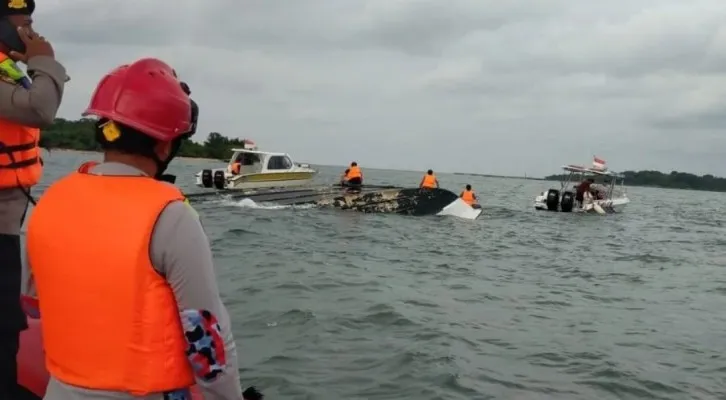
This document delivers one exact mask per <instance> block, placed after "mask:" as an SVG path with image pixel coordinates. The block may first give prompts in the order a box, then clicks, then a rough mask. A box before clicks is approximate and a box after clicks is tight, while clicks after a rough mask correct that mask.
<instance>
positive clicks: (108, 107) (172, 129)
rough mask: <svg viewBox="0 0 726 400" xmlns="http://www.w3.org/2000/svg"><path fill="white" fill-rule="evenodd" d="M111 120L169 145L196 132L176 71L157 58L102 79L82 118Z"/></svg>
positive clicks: (121, 69) (125, 67)
mask: <svg viewBox="0 0 726 400" xmlns="http://www.w3.org/2000/svg"><path fill="white" fill-rule="evenodd" d="M87 115H96V116H98V117H101V118H108V119H110V120H112V121H116V122H118V123H120V124H123V125H126V126H128V127H130V128H133V129H136V130H137V131H139V132H141V133H145V134H147V135H149V136H151V137H153V138H154V139H157V140H160V141H164V142H170V141H172V140H174V139H176V138H178V137H180V136H182V135H184V134H187V133H189V132H190V131H192V130H193V128H194V124H193V121H192V105H191V101H190V99H189V95H188V94H187V93H186V90H185V88H183V87H182V85H181V82H179V80H178V79H177V78H176V74H175V72H174V70H173V69H172V68H171V67H170V66H169V65H168V64H166V63H165V62H163V61H161V60H158V59H155V58H143V59H141V60H138V61H136V62H134V63H132V64H127V65H122V66H120V67H118V68H116V69H114V70H113V71H111V72H109V73H108V74H107V75H106V76H104V77H103V79H101V82H99V84H98V86H97V87H96V91H95V92H94V93H93V96H92V97H91V104H90V105H89V106H88V109H86V111H85V112H84V113H83V116H87Z"/></svg>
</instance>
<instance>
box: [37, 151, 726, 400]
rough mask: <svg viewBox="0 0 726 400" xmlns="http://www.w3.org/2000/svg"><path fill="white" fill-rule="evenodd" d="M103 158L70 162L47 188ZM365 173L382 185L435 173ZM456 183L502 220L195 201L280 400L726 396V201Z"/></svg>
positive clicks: (247, 354)
mask: <svg viewBox="0 0 726 400" xmlns="http://www.w3.org/2000/svg"><path fill="white" fill-rule="evenodd" d="M99 157H100V156H99V155H98V154H94V153H77V152H64V151H54V152H53V153H52V154H51V155H50V156H47V157H46V160H45V161H46V173H45V176H44V184H43V185H41V186H40V187H39V190H38V189H36V190H35V191H34V194H39V193H40V192H42V189H43V188H45V187H46V186H47V184H48V183H50V182H52V181H53V180H55V179H57V178H58V177H59V176H62V175H64V174H66V173H69V172H71V171H72V170H73V169H75V168H77V166H78V165H79V164H80V163H81V162H82V161H85V160H90V159H99ZM208 166H222V165H221V164H220V163H216V162H211V161H205V160H177V161H175V162H174V163H173V165H172V168H171V169H172V172H174V173H177V174H178V176H179V178H178V183H179V184H180V186H182V187H183V188H184V189H185V190H186V191H187V192H196V191H199V190H200V189H198V188H196V187H195V186H194V185H193V183H194V177H193V174H194V173H195V172H197V171H199V170H200V169H202V168H205V167H208ZM362 167H363V170H364V173H365V176H366V180H367V181H368V182H370V183H379V184H395V185H407V186H416V185H417V184H418V182H419V180H420V178H421V174H420V173H417V172H401V171H385V170H374V169H368V168H366V166H365V165H362ZM341 169H342V168H341ZM320 171H321V173H320V175H319V180H320V182H321V183H325V182H333V181H335V180H336V179H337V178H338V176H339V174H340V172H341V171H340V169H338V168H334V167H320ZM484 172H485V171H484ZM552 172H556V171H552ZM438 177H439V181H440V182H441V184H442V187H445V188H448V189H451V190H454V191H457V192H458V191H459V190H461V188H462V186H463V185H465V184H466V183H470V184H472V185H473V186H474V189H475V191H476V192H477V193H478V194H479V196H480V198H481V200H482V204H483V206H484V214H483V216H482V217H481V218H480V219H479V220H476V221H467V220H459V219H457V218H454V217H418V218H417V217H405V216H397V215H374V214H362V213H356V212H352V211H348V212H345V211H339V210H318V209H314V208H282V207H274V206H269V205H264V204H262V205H257V204H254V203H251V202H249V201H242V202H237V203H235V202H229V201H228V202H222V201H214V202H208V203H197V204H195V208H196V209H197V211H198V212H199V213H200V214H201V217H202V218H203V223H204V226H205V228H206V229H207V232H208V234H209V238H210V241H211V244H212V248H213V250H214V255H215V261H216V265H217V274H218V279H219V285H220V288H221V291H222V294H223V297H224V300H225V303H226V304H227V307H228V308H229V310H230V313H231V314H232V318H233V321H234V331H235V334H236V338H237V344H238V348H239V351H240V355H241V361H240V370H241V375H242V381H243V385H244V386H249V385H256V386H257V387H258V388H260V389H261V390H263V391H264V393H265V394H266V398H267V399H269V400H273V399H290V400H292V399H321V400H323V399H325V400H327V399H330V400H354V399H412V400H413V399H415V400H425V399H432V400H433V399H442V400H443V399H446V400H453V399H462V400H463V399H466V400H470V399H513V400H524V399H725V398H726V317H725V315H726V268H724V267H726V228H725V225H726V216H725V215H724V211H725V210H724V206H723V204H724V200H726V194H720V193H707V192H692V191H678V190H663V189H651V188H629V189H628V193H629V195H630V197H631V201H632V203H631V204H630V205H629V208H627V209H626V210H625V212H624V213H622V214H618V215H608V216H597V215H574V214H559V213H549V212H541V211H535V210H534V209H533V207H532V200H533V197H534V196H535V194H537V193H538V192H540V191H542V190H544V189H548V188H549V187H550V186H551V185H552V184H553V182H544V181H531V180H516V179H497V178H482V177H468V176H459V175H448V174H439V175H438ZM555 184H556V183H555ZM31 212H32V211H31Z"/></svg>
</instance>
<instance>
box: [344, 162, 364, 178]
mask: <svg viewBox="0 0 726 400" xmlns="http://www.w3.org/2000/svg"><path fill="white" fill-rule="evenodd" d="M362 177H363V173H362V172H361V170H360V167H358V166H357V165H356V166H355V167H350V169H349V170H348V173H347V174H345V179H353V178H362Z"/></svg>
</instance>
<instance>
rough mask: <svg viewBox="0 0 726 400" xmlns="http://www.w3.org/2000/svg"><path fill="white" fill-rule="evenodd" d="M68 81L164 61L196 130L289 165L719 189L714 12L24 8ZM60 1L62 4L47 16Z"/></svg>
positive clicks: (71, 95)
mask: <svg viewBox="0 0 726 400" xmlns="http://www.w3.org/2000/svg"><path fill="white" fill-rule="evenodd" d="M37 3H38V7H37V11H36V15H35V19H36V24H35V27H36V30H38V31H39V32H41V33H42V34H43V35H45V36H46V37H47V38H48V39H49V40H50V41H51V42H52V43H53V45H54V46H55V49H56V54H57V57H58V59H59V60H60V61H61V62H62V63H63V64H64V65H65V66H66V67H67V68H68V74H69V75H70V76H71V77H72V80H71V81H70V82H69V83H68V85H67V89H66V95H65V99H64V102H63V106H62V107H61V113H60V114H61V115H60V116H61V117H64V118H71V119H75V118H78V117H80V114H81V112H82V111H83V109H84V108H85V106H86V105H87V103H88V100H89V96H90V93H91V91H92V90H93V88H94V86H95V85H96V83H97V82H98V80H99V79H100V78H101V76H102V75H103V74H104V73H106V72H107V71H109V70H110V69H112V68H113V67H115V66H117V65H120V64H123V63H126V62H129V61H133V60H135V59H137V58H139V57H143V56H154V57H158V58H161V59H163V60H165V61H167V62H169V63H170V64H171V65H172V66H173V67H175V68H176V70H177V71H178V72H179V74H180V76H181V77H182V78H183V79H185V80H186V81H187V82H188V83H189V84H190V86H191V88H192V92H193V97H194V98H195V99H196V101H197V102H198V103H199V104H200V107H201V117H200V133H199V136H200V138H198V139H200V140H201V139H203V138H204V137H206V135H207V133H208V132H210V131H217V132H220V133H222V134H224V135H226V136H233V137H245V138H250V139H253V140H255V141H256V142H257V143H258V145H259V146H260V147H262V148H263V149H266V150H271V151H286V152H289V153H290V154H291V155H292V156H293V158H295V159H296V160H297V161H301V162H311V163H317V164H336V165H337V164H345V163H348V162H350V161H351V160H356V161H358V162H359V163H360V164H361V165H362V166H363V167H366V166H370V167H382V168H398V169H412V170H424V169H428V168H433V169H434V170H438V171H449V172H453V171H467V172H477V173H495V174H515V175H522V174H525V173H526V174H529V175H545V174H549V173H552V172H557V170H558V168H559V166H560V165H561V164H563V163H589V162H591V160H592V156H593V155H598V156H600V157H601V158H604V159H605V160H606V161H607V163H608V166H609V167H610V168H611V169H614V170H623V169H658V170H664V171H670V170H673V169H676V170H682V171H688V172H694V173H699V174H701V173H714V174H718V175H726V160H725V159H724V155H725V154H726V0H687V1H686V0H609V1H602V2H600V1H582V0H537V1H535V0H437V1H433V0H429V1H424V0H420V1H414V0H409V1H404V0H370V1H363V0H254V1H250V0H207V1H203V0H154V1H151V0H143V1H142V0H124V1H118V0H103V1H99V0H38V2H37ZM61 4H62V6H61Z"/></svg>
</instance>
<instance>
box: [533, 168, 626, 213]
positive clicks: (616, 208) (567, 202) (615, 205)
mask: <svg viewBox="0 0 726 400" xmlns="http://www.w3.org/2000/svg"><path fill="white" fill-rule="evenodd" d="M596 160H598V159H597V158H596ZM598 161H599V160H598ZM562 169H563V170H565V171H566V172H567V174H566V175H567V177H566V178H565V179H563V180H561V181H560V188H559V189H549V190H547V191H545V192H542V193H540V194H539V195H538V196H536V197H535V199H534V208H535V209H537V210H546V211H560V212H595V213H598V214H611V213H615V212H620V211H622V210H623V208H625V206H627V205H628V203H630V199H629V198H628V195H627V193H626V191H625V186H624V177H623V176H622V175H620V174H617V173H614V172H610V171H608V170H607V168H605V167H604V163H601V162H596V163H593V167H591V168H588V167H583V166H579V165H565V166H563V167H562ZM587 178H592V179H593V180H595V182H596V185H597V186H599V187H600V188H601V190H592V189H591V191H590V192H587V193H585V194H584V196H583V200H582V202H578V201H577V200H576V199H575V194H576V193H577V185H578V184H579V183H580V182H582V181H583V180H584V179H587ZM598 181H600V182H601V183H598ZM618 182H620V184H619V185H618Z"/></svg>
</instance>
